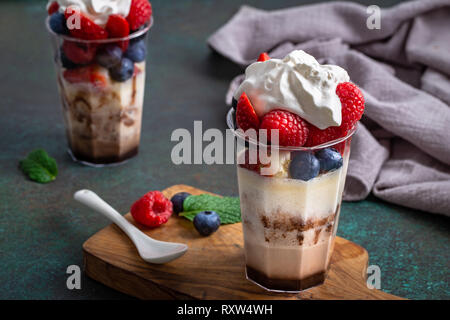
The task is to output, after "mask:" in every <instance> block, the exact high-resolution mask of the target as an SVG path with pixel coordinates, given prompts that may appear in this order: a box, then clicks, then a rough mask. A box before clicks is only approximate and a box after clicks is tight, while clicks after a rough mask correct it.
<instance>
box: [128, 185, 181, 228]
mask: <svg viewBox="0 0 450 320" xmlns="http://www.w3.org/2000/svg"><path fill="white" fill-rule="evenodd" d="M172 211H173V210H172V202H171V201H170V200H169V199H167V198H166V197H164V195H163V194H162V193H161V192H160V191H150V192H147V193H146V194H145V195H144V196H142V197H141V198H140V199H139V200H137V201H136V202H135V203H133V205H132V206H131V215H132V216H133V218H134V220H136V221H137V222H139V223H141V224H143V225H145V226H147V227H157V226H160V225H162V224H163V223H166V222H167V221H168V220H169V218H170V216H171V215H172Z"/></svg>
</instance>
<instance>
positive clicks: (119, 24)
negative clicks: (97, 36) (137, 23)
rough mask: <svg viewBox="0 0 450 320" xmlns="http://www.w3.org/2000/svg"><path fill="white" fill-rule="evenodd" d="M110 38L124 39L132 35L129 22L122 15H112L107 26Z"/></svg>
mask: <svg viewBox="0 0 450 320" xmlns="http://www.w3.org/2000/svg"><path fill="white" fill-rule="evenodd" d="M105 29H106V31H107V32H108V36H109V37H110V38H123V37H126V36H128V35H129V34H130V26H129V25H128V21H127V20H126V19H125V18H124V17H122V16H121V15H120V14H111V15H110V16H109V17H108V22H107V23H106V26H105Z"/></svg>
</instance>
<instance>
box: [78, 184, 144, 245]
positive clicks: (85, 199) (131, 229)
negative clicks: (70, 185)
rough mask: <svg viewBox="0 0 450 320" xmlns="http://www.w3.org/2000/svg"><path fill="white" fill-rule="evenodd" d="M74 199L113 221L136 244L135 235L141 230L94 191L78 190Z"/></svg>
mask: <svg viewBox="0 0 450 320" xmlns="http://www.w3.org/2000/svg"><path fill="white" fill-rule="evenodd" d="M73 197H74V199H75V200H77V201H79V202H81V203H83V204H85V205H86V206H88V207H89V208H91V209H93V210H95V211H97V212H99V213H101V214H102V215H104V216H105V217H106V218H108V219H110V220H111V221H112V222H114V223H115V224H116V225H117V226H118V227H119V228H120V229H122V230H123V231H124V232H125V233H126V234H127V235H128V237H130V239H131V240H132V241H133V242H134V243H135V244H136V241H135V240H137V239H136V236H137V234H139V233H141V231H140V230H139V229H138V228H136V227H135V226H133V225H132V224H131V223H129V222H128V221H127V219H125V218H124V217H123V216H122V215H121V214H120V213H118V212H117V211H116V210H115V209H114V208H113V207H111V206H110V205H109V204H108V203H106V202H105V201H104V200H103V199H102V198H100V197H99V196H98V195H97V194H96V193H95V192H93V191H91V190H87V189H83V190H78V191H77V192H75V194H74V195H73Z"/></svg>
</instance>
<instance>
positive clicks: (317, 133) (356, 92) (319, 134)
mask: <svg viewBox="0 0 450 320" xmlns="http://www.w3.org/2000/svg"><path fill="white" fill-rule="evenodd" d="M336 94H337V95H338V97H339V99H340V100H341V106H342V109H341V110H342V111H341V112H342V122H341V125H340V126H339V127H328V128H326V129H324V130H320V129H319V128H317V127H315V126H313V125H311V126H310V132H309V138H308V141H307V142H306V145H307V146H317V145H320V144H323V143H326V142H328V141H332V140H336V139H338V138H342V137H345V136H346V135H347V134H348V132H349V131H350V130H351V129H352V128H353V127H354V126H355V124H356V122H357V121H359V120H360V119H361V116H362V114H363V113H364V97H363V95H362V93H361V90H360V89H359V88H358V87H357V86H356V85H355V84H353V83H351V82H342V83H340V84H338V86H337V87H336Z"/></svg>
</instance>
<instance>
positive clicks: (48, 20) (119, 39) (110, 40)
mask: <svg viewBox="0 0 450 320" xmlns="http://www.w3.org/2000/svg"><path fill="white" fill-rule="evenodd" d="M50 17H51V16H48V17H47V18H46V19H45V26H46V28H47V31H48V32H49V33H50V34H51V35H53V36H56V37H58V38H62V39H64V40H67V41H71V42H78V43H84V44H90V43H96V44H104V43H113V42H118V41H126V40H131V39H134V38H137V37H139V36H141V35H143V34H145V33H146V32H147V31H148V30H150V28H151V27H152V26H153V16H152V17H151V18H150V22H149V23H148V25H147V26H146V27H145V28H144V29H142V30H138V31H135V32H133V33H131V34H129V35H128V36H126V37H122V38H107V39H98V40H86V39H77V38H74V37H71V36H67V35H63V34H58V33H56V32H54V31H53V30H52V28H50Z"/></svg>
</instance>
